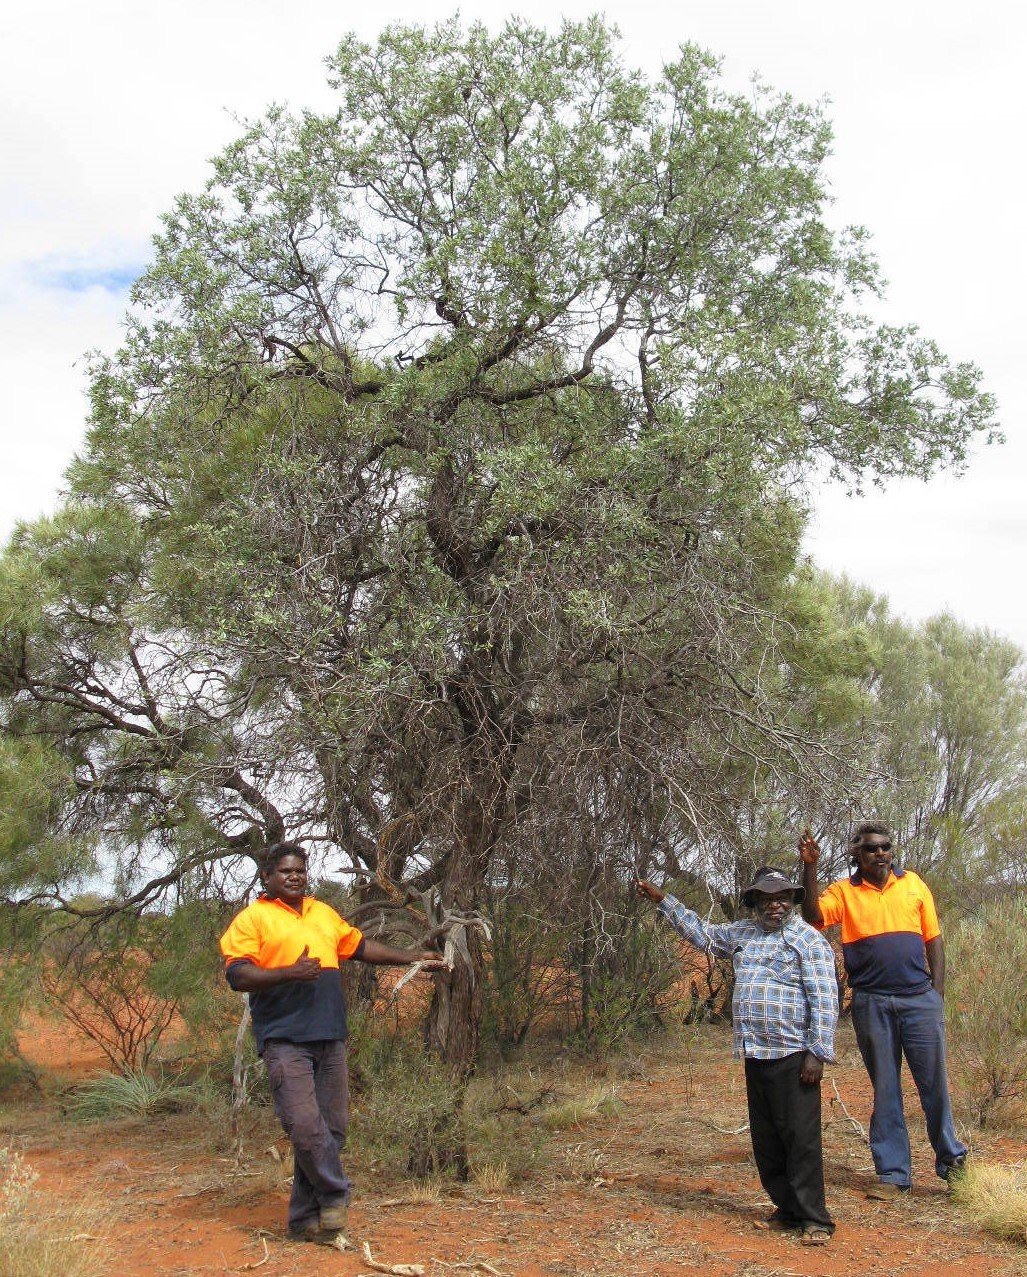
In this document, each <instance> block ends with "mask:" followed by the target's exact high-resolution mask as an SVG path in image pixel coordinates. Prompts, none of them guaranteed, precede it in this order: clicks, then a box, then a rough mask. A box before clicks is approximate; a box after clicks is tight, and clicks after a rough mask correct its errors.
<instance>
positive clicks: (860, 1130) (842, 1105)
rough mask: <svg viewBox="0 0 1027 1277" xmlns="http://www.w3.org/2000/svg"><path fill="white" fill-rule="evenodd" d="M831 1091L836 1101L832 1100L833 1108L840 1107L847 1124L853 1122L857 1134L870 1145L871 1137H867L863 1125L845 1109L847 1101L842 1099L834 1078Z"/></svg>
mask: <svg viewBox="0 0 1027 1277" xmlns="http://www.w3.org/2000/svg"><path fill="white" fill-rule="evenodd" d="M831 1089H832V1090H833V1091H834V1099H833V1100H831V1107H832V1108H834V1106H835V1105H836V1104H837V1105H838V1107H839V1108H840V1109H841V1111H842V1115H843V1116H844V1118H845V1120H846V1121H847V1122H851V1123H852V1125H853V1126H854V1127H855V1129H856V1132H857V1134H858V1135H859V1138H860V1139H861V1140H862V1141H863V1143H864V1144H869V1143H870V1137H869V1136H868V1135H867V1133H866V1131H865V1130H864V1128H863V1123H862V1122H858V1121H857V1120H856V1119H855V1118H854V1117H853V1116H852V1114H851V1113H850V1112H849V1110H848V1109H847V1108H846V1107H845V1101H844V1100H843V1099H842V1097H841V1095H840V1093H839V1091H838V1083H837V1082H836V1081H835V1080H834V1078H832V1079H831Z"/></svg>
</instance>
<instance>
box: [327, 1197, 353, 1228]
mask: <svg viewBox="0 0 1027 1277" xmlns="http://www.w3.org/2000/svg"><path fill="white" fill-rule="evenodd" d="M348 1216H349V1207H348V1206H347V1205H346V1203H345V1202H340V1203H339V1204H338V1206H322V1207H321V1231H322V1232H323V1233H344V1232H345V1231H346V1222H347V1219H348Z"/></svg>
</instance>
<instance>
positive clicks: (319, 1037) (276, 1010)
mask: <svg viewBox="0 0 1027 1277" xmlns="http://www.w3.org/2000/svg"><path fill="white" fill-rule="evenodd" d="M362 940H363V936H362V934H361V933H360V932H359V931H358V930H357V928H356V927H351V926H350V924H349V923H348V922H347V921H346V920H345V919H344V918H340V917H339V915H338V914H337V913H336V912H335V910H334V909H333V908H332V907H331V906H330V905H326V904H325V903H324V902H323V901H321V900H314V899H312V898H311V897H309V896H304V898H303V904H302V906H301V908H300V911H299V912H297V911H296V910H295V909H293V908H292V907H291V906H290V905H287V904H286V903H285V902H284V901H282V900H274V899H271V898H270V897H268V896H260V897H258V899H256V900H255V901H254V902H253V904H251V905H248V906H247V907H246V908H245V909H244V910H243V911H242V913H239V914H236V916H235V917H234V918H233V919H232V922H231V924H230V925H229V928H228V930H227V931H226V932H225V934H224V935H223V936H222V937H221V952H222V954H223V955H224V959H225V976H226V978H227V980H228V983H229V984H230V985H232V987H233V988H236V987H237V986H236V984H235V980H234V977H233V971H234V970H235V968H237V967H238V966H239V965H240V964H241V963H244V962H252V963H253V965H254V966H257V967H264V968H265V969H267V968H273V967H290V966H292V964H293V963H294V962H295V961H296V959H297V958H298V957H300V955H301V954H302V953H303V950H304V948H306V949H307V950H308V951H309V956H310V957H311V958H319V959H320V961H321V974H320V975H319V976H318V978H317V979H316V980H309V981H308V980H286V981H285V982H284V983H283V984H276V985H274V986H273V987H272V988H270V989H260V990H258V991H257V992H255V993H251V994H250V995H249V999H250V1015H251V1016H252V1017H253V1036H254V1037H255V1038H256V1039H257V1052H258V1054H263V1051H264V1043H265V1042H266V1041H267V1040H268V1039H269V1038H283V1039H285V1041H287V1042H327V1041H332V1040H337V1041H342V1040H343V1039H344V1038H345V1037H346V1000H345V998H344V997H343V995H342V978H341V974H340V971H339V963H340V962H342V961H345V960H346V959H347V958H352V957H353V955H354V954H355V953H356V951H357V949H358V948H359V947H360V943H361V941H362Z"/></svg>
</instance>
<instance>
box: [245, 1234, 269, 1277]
mask: <svg viewBox="0 0 1027 1277" xmlns="http://www.w3.org/2000/svg"><path fill="white" fill-rule="evenodd" d="M260 1241H261V1245H262V1246H263V1247H264V1258H263V1259H258V1260H257V1261H256V1263H254V1264H243V1266H242V1270H243V1272H244V1273H245V1272H249V1271H250V1270H251V1269H253V1268H263V1267H264V1265H265V1264H266V1263H267V1261H268V1260H269V1259H270V1258H271V1252H270V1251H269V1250H268V1248H267V1239H266V1238H265V1237H262V1238H261V1239H260Z"/></svg>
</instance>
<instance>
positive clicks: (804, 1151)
mask: <svg viewBox="0 0 1027 1277" xmlns="http://www.w3.org/2000/svg"><path fill="white" fill-rule="evenodd" d="M804 1056H805V1052H804V1051H797V1052H796V1053H795V1054H794V1055H786V1056H785V1057H784V1058H783V1059H780V1060H746V1061H745V1093H746V1097H747V1099H748V1101H749V1131H750V1133H751V1135H752V1151H753V1154H754V1155H755V1157H756V1169H757V1170H758V1171H759V1175H760V1183H761V1184H762V1185H763V1187H764V1188H765V1189H766V1190H767V1194H768V1196H769V1197H770V1200H771V1201H772V1202H773V1203H774V1205H775V1206H776V1207H777V1213H778V1215H779V1216H780V1217H781V1218H782V1219H784V1220H786V1221H788V1222H789V1223H795V1224H797V1225H804V1226H806V1227H818V1228H827V1229H829V1230H830V1231H831V1232H834V1221H833V1220H832V1219H831V1216H830V1215H829V1214H828V1213H827V1206H826V1204H825V1202H824V1149H823V1143H822V1141H821V1137H820V1087H819V1086H804V1085H803V1083H802V1082H800V1081H799V1073H800V1071H801V1069H802V1061H803V1057H804Z"/></svg>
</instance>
